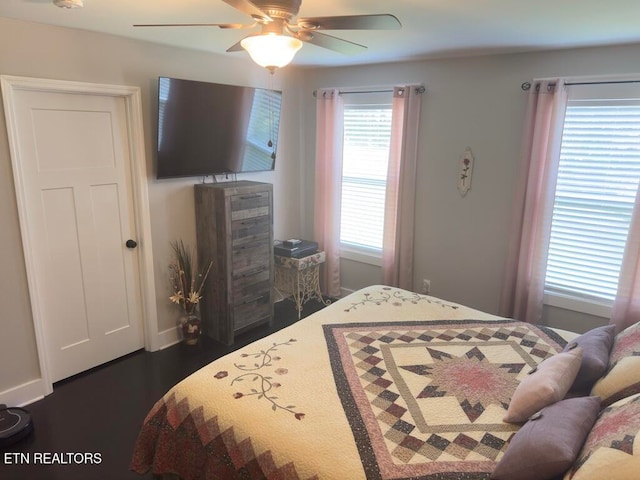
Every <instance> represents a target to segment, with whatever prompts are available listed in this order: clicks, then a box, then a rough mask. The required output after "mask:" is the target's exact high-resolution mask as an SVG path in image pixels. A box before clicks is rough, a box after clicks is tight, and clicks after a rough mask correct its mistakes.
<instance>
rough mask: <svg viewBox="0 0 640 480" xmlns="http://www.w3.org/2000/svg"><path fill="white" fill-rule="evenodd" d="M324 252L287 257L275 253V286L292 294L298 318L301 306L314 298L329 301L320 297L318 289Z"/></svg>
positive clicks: (327, 303)
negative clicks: (299, 256) (300, 256)
mask: <svg viewBox="0 0 640 480" xmlns="http://www.w3.org/2000/svg"><path fill="white" fill-rule="evenodd" d="M325 258H326V256H325V253H324V252H317V253H314V254H312V255H309V256H307V257H302V258H289V257H282V256H280V255H275V266H276V268H275V286H276V288H277V289H278V290H280V291H281V292H283V293H288V294H290V295H292V296H293V300H294V302H295V303H296V309H297V310H298V320H300V318H301V316H302V307H303V306H304V304H305V303H306V302H308V301H309V300H311V299H313V298H315V299H316V300H318V301H320V302H322V303H323V304H325V305H329V303H331V302H330V301H329V300H325V299H324V298H322V292H321V291H320V265H321V264H323V263H324V261H325Z"/></svg>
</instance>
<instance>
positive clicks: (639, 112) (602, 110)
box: [546, 100, 640, 303]
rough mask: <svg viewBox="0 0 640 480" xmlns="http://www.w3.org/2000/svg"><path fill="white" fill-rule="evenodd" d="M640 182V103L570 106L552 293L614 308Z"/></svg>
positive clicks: (552, 249) (554, 232)
mask: <svg viewBox="0 0 640 480" xmlns="http://www.w3.org/2000/svg"><path fill="white" fill-rule="evenodd" d="M639 179H640V102H638V101H624V102H622V101H619V100H598V101H584V100H575V101H572V100H569V103H568V106H567V111H566V116H565V123H564V129H563V134H562V144H561V151H560V163H559V172H558V181H557V187H556V193H555V202H554V208H553V219H552V227H551V238H550V245H549V253H548V259H547V274H546V290H547V292H550V293H560V294H568V295H570V296H577V297H581V298H584V299H589V300H595V301H598V302H603V303H611V302H612V301H613V299H614V298H615V295H616V291H617V286H618V277H619V272H620V267H621V264H622V256H623V254H624V248H625V244H626V241H627V234H628V230H629V224H630V220H631V214H632V212H633V207H634V202H635V197H636V192H637V190H638V181H639Z"/></svg>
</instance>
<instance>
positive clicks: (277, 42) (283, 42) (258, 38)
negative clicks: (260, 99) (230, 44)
mask: <svg viewBox="0 0 640 480" xmlns="http://www.w3.org/2000/svg"><path fill="white" fill-rule="evenodd" d="M240 45H242V48H244V49H245V50H246V51H247V52H249V55H250V56H251V58H252V59H253V61H254V62H256V63H257V64H258V65H260V66H261V67H264V68H266V69H268V70H271V71H272V72H273V70H275V69H276V68H282V67H284V66H285V65H288V64H289V63H290V62H291V60H293V57H294V55H295V54H296V52H297V51H298V50H300V48H301V47H302V42H301V41H300V40H298V39H297V38H294V37H289V36H287V35H279V34H274V33H267V34H261V35H252V36H250V37H246V38H244V39H243V40H242V41H241V42H240Z"/></svg>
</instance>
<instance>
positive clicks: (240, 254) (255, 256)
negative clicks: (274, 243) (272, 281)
mask: <svg viewBox="0 0 640 480" xmlns="http://www.w3.org/2000/svg"><path fill="white" fill-rule="evenodd" d="M271 248H272V247H271V246H270V245H269V242H268V241H267V242H265V241H255V242H249V243H242V244H239V245H235V244H234V245H233V247H232V257H231V259H232V263H233V265H232V267H233V271H234V272H237V271H243V270H247V269H250V268H257V267H258V266H260V265H265V264H270V263H271V262H270V261H271V257H270V255H271V254H272V253H271Z"/></svg>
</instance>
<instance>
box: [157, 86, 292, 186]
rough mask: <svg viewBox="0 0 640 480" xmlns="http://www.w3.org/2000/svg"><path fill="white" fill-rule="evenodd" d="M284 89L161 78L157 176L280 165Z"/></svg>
mask: <svg viewBox="0 0 640 480" xmlns="http://www.w3.org/2000/svg"><path fill="white" fill-rule="evenodd" d="M281 103H282V92H279V91H277V90H268V89H261V88H251V87H241V86H237V85H224V84H219V83H210V82H198V81H194V80H181V79H176V78H167V77H160V78H159V79H158V152H157V153H158V157H157V159H158V170H157V177H158V178H173V177H196V176H206V175H216V174H228V173H243V172H261V171H268V170H273V169H274V168H275V161H276V150H277V146H278V130H279V126H280V106H281Z"/></svg>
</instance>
